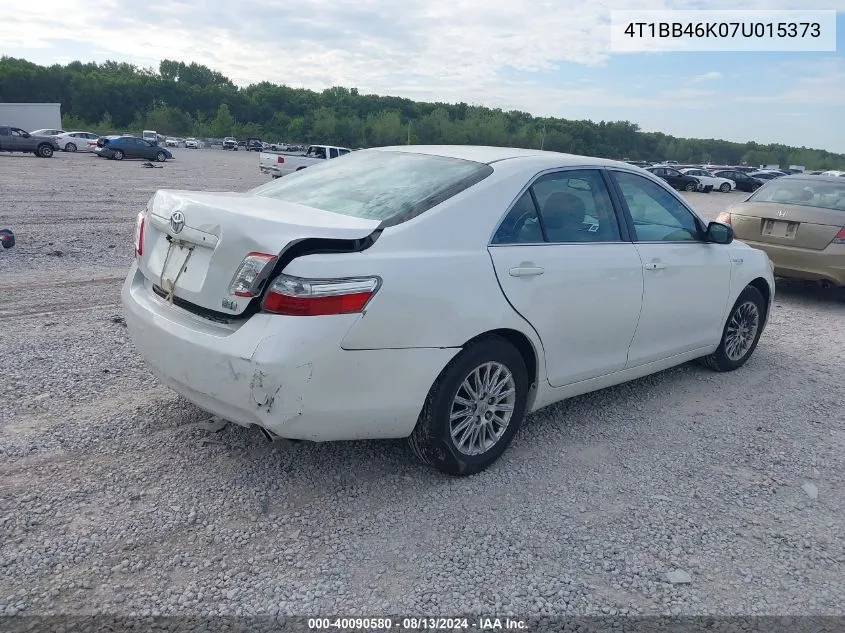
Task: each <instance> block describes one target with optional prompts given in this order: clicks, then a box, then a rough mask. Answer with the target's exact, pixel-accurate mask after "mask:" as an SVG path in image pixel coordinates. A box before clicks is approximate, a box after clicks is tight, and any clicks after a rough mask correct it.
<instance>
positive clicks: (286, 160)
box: [258, 145, 351, 178]
mask: <svg viewBox="0 0 845 633" xmlns="http://www.w3.org/2000/svg"><path fill="white" fill-rule="evenodd" d="M350 151H351V150H350V149H348V148H346V147H334V146H332V145H309V146H308V149H307V150H306V151H305V152H299V153H293V152H273V151H267V150H265V151H263V152H261V153H260V154H259V155H258V167H259V169H260V170H261V173H264V174H270V175H271V176H273V178H280V177H281V176H286V175H287V174H290V173H292V172H295V171H299V170H300V169H305V168H306V167H310V166H311V165H314V164H315V163H319V162H320V161H324V160H330V159H332V158H337V157H339V156H343V155H345V154H348V153H349V152H350Z"/></svg>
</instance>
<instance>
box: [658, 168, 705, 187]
mask: <svg viewBox="0 0 845 633" xmlns="http://www.w3.org/2000/svg"><path fill="white" fill-rule="evenodd" d="M646 171H650V172H651V173H652V174H654V175H655V176H659V177H660V178H662V179H663V180H665V181H666V182H668V183H669V184H670V185H672V186H673V187H674V188H675V189H682V190H683V191H695V190H697V189H698V188H699V186H700V185H701V182H700V181H699V180H698V178H694V177H692V176H687V175H685V174H682V173H681V172H679V171H678V170H677V169H674V168H672V167H647V168H646Z"/></svg>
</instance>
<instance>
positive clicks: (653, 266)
mask: <svg viewBox="0 0 845 633" xmlns="http://www.w3.org/2000/svg"><path fill="white" fill-rule="evenodd" d="M664 268H666V264H664V263H663V262H649V263H648V264H646V265H645V269H646V270H663V269H664Z"/></svg>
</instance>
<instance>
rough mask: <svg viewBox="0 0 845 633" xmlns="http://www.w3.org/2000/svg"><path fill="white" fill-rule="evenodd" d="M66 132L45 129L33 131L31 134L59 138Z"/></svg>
mask: <svg viewBox="0 0 845 633" xmlns="http://www.w3.org/2000/svg"><path fill="white" fill-rule="evenodd" d="M64 133H65V131H64V130H55V129H51V128H43V129H41V130H33V131H32V132H30V134H32V135H33V136H59V135H60V134H64Z"/></svg>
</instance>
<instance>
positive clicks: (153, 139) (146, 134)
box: [141, 130, 161, 145]
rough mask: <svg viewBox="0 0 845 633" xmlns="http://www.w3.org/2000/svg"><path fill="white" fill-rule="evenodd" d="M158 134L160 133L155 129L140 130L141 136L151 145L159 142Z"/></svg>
mask: <svg viewBox="0 0 845 633" xmlns="http://www.w3.org/2000/svg"><path fill="white" fill-rule="evenodd" d="M160 136H161V135H160V134H159V133H158V132H156V131H155V130H144V131H143V132H141V138H142V139H144V140H145V141H147V142H149V143H151V144H153V145H158V144H159V138H160Z"/></svg>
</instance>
